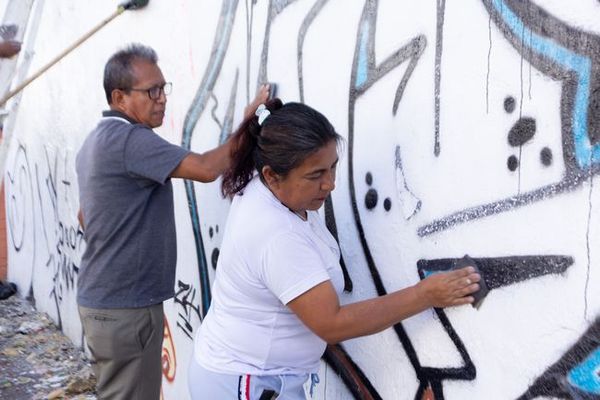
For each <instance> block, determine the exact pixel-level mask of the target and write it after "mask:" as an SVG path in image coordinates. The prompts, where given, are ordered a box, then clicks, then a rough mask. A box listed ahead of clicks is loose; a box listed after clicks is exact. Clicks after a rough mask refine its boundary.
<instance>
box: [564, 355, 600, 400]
mask: <svg viewBox="0 0 600 400" xmlns="http://www.w3.org/2000/svg"><path fill="white" fill-rule="evenodd" d="M568 380H569V383H570V384H571V385H572V386H574V387H576V388H577V389H579V390H582V391H584V392H587V393H593V394H599V395H600V348H599V349H596V350H595V351H594V352H593V353H592V354H591V355H590V356H589V357H588V358H586V359H585V360H583V362H582V363H580V364H579V365H577V366H575V367H574V368H573V369H572V370H571V371H570V372H569V375H568Z"/></svg>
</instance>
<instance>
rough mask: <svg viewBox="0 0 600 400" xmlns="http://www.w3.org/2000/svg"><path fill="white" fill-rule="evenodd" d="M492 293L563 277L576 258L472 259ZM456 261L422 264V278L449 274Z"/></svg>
mask: <svg viewBox="0 0 600 400" xmlns="http://www.w3.org/2000/svg"><path fill="white" fill-rule="evenodd" d="M472 259H473V261H475V263H476V264H477V267H478V268H479V270H480V271H481V274H482V277H483V279H484V280H485V283H486V285H487V287H488V289H489V290H490V291H492V290H494V289H498V288H501V287H505V286H509V285H514V284H515V283H519V282H523V281H527V280H531V279H536V278H539V277H542V276H545V275H550V274H555V275H557V274H563V273H564V272H566V270H567V269H568V268H569V267H570V266H572V265H573V258H572V257H569V256H564V255H529V256H510V257H479V258H476V257H472ZM457 260H458V259H456V258H439V259H433V260H419V261H418V262H417V268H418V271H419V275H420V276H421V278H424V277H426V276H427V275H429V274H430V273H433V272H438V271H449V270H451V269H452V268H453V266H454V264H455V262H456V261H457Z"/></svg>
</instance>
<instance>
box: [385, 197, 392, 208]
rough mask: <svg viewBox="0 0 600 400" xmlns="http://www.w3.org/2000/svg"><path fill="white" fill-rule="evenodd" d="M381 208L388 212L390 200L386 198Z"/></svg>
mask: <svg viewBox="0 0 600 400" xmlns="http://www.w3.org/2000/svg"><path fill="white" fill-rule="evenodd" d="M383 208H385V211H390V210H391V208H392V200H391V199H390V198H389V197H388V198H386V199H385V200H384V201H383Z"/></svg>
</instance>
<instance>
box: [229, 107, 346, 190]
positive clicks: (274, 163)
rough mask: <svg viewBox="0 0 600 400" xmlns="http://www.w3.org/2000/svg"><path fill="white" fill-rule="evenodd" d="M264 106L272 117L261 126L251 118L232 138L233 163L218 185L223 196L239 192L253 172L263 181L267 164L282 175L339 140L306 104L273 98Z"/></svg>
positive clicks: (244, 122)
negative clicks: (284, 102)
mask: <svg viewBox="0 0 600 400" xmlns="http://www.w3.org/2000/svg"><path fill="white" fill-rule="evenodd" d="M265 105H266V108H267V110H269V112H270V113H271V114H270V115H269V116H268V117H267V118H266V119H264V121H263V123H262V126H261V125H259V124H258V117H257V116H255V115H252V116H250V117H247V118H246V119H245V120H244V121H243V122H242V124H241V125H240V127H239V128H238V129H237V131H236V132H235V133H234V135H233V139H232V140H233V141H234V142H233V152H232V163H231V167H230V168H229V169H228V170H227V171H225V173H224V175H223V182H222V184H221V191H222V192H223V195H224V196H227V197H231V196H233V195H235V194H236V193H239V192H241V191H242V190H243V189H244V188H245V187H246V185H247V184H248V183H249V182H250V180H251V179H252V177H253V176H254V171H255V170H257V171H258V173H259V175H260V176H261V178H262V172H261V171H262V168H263V167H264V166H266V165H268V166H270V167H271V168H272V169H273V171H274V172H275V173H277V174H279V175H282V176H285V175H287V173H288V172H290V171H291V170H292V169H294V168H296V167H297V166H299V165H300V164H302V162H303V161H304V160H305V159H306V158H307V157H309V156H310V155H311V154H313V153H315V152H316V151H318V150H319V149H321V148H322V147H323V146H325V145H327V144H328V143H330V142H331V141H332V140H334V141H336V142H339V141H340V140H341V136H340V135H339V134H338V133H337V132H336V131H335V129H334V128H333V126H332V125H331V123H330V122H329V121H328V120H327V118H325V116H324V115H323V114H321V113H320V112H318V111H317V110H315V109H313V108H311V107H309V106H307V105H305V104H302V103H286V104H283V103H282V102H281V100H279V99H272V100H270V101H268V102H267V103H266V104H265Z"/></svg>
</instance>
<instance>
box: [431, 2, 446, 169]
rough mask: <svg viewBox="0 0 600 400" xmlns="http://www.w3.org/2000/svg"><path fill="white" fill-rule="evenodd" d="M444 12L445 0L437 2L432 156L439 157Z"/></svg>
mask: <svg viewBox="0 0 600 400" xmlns="http://www.w3.org/2000/svg"><path fill="white" fill-rule="evenodd" d="M445 11H446V0H437V24H436V26H437V29H436V35H435V67H434V68H435V79H434V80H435V93H434V110H435V132H434V147H433V154H434V155H435V156H436V157H437V156H439V155H440V151H441V148H440V87H441V82H442V69H441V66H442V51H443V44H444V14H445Z"/></svg>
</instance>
